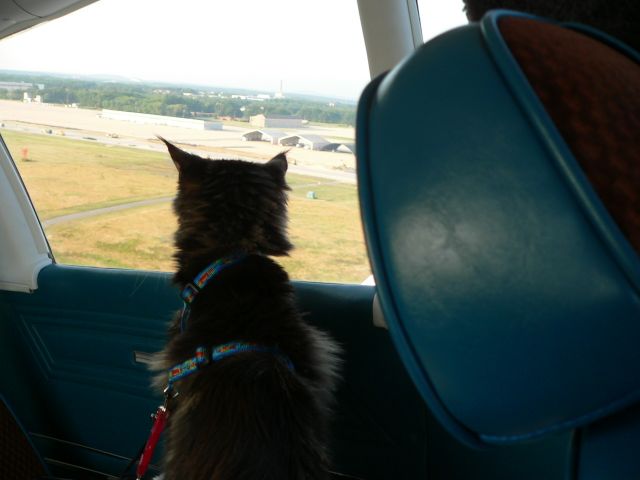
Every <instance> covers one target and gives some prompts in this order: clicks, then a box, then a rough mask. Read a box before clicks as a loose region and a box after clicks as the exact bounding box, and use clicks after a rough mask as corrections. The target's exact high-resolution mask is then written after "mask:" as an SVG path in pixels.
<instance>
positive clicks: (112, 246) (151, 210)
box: [2, 130, 370, 283]
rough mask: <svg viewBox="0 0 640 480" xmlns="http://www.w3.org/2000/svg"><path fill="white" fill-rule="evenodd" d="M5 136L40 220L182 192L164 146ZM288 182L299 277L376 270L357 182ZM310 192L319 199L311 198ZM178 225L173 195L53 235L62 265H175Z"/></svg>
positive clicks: (349, 277)
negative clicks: (369, 256) (370, 258)
mask: <svg viewBox="0 0 640 480" xmlns="http://www.w3.org/2000/svg"><path fill="white" fill-rule="evenodd" d="M2 137H3V138H4V140H5V142H6V144H7V146H8V147H9V149H10V151H11V153H12V155H13V157H14V159H15V162H16V165H17V166H18V169H19V170H20V173H21V175H22V177H23V180H24V182H25V184H26V186H27V188H28V190H29V193H30V195H31V198H32V200H33V203H34V205H35V207H36V210H37V211H38V214H39V216H40V218H41V219H42V220H47V219H53V218H56V217H59V216H62V215H67V214H69V213H77V212H84V211H91V210H95V209H98V208H103V207H105V206H112V205H121V204H127V203H131V202H135V201H139V200H145V199H151V198H159V197H167V196H173V195H175V191H176V180H177V174H176V171H175V168H174V166H173V163H172V162H171V160H170V159H169V157H168V155H166V154H161V153H155V152H149V151H145V150H139V149H132V148H124V147H114V146H109V145H103V144H99V143H95V142H86V141H79V140H71V139H67V138H64V137H58V136H51V135H34V134H26V133H20V132H14V131H10V130H3V131H2ZM24 148H26V149H27V150H28V153H27V156H26V159H22V157H23V149H24ZM287 180H288V182H289V184H290V186H291V187H292V191H291V193H290V196H289V211H290V222H289V233H290V236H291V240H292V242H293V243H294V245H295V246H296V249H295V251H294V252H293V253H292V255H291V256H290V257H288V258H284V259H281V260H280V261H281V263H282V264H283V265H284V266H285V268H287V270H288V271H289V273H290V275H291V277H292V278H294V279H299V280H315V281H329V282H355V283H360V282H361V281H362V280H364V279H365V278H366V277H367V276H368V275H369V274H370V271H369V264H368V260H367V256H366V252H365V247H364V241H363V237H362V229H361V226H360V215H359V211H358V201H357V192H356V187H355V186H353V185H347V184H337V183H333V182H331V181H327V180H324V179H320V178H314V177H306V176H301V175H294V174H289V175H287ZM310 190H313V191H314V192H316V196H317V199H315V200H312V199H308V198H307V192H308V191H310ZM175 228H176V220H175V217H174V215H173V213H172V211H171V205H170V203H169V202H168V201H167V202H164V203H160V204H156V205H150V206H144V207H137V208H129V209H126V210H121V211H118V212H112V213H105V214H101V215H96V216H91V217H88V218H83V219H78V220H73V221H68V222H64V223H58V224H55V225H52V226H50V227H47V229H46V233H47V237H48V238H49V241H50V243H51V248H52V250H53V253H54V255H55V257H56V260H57V261H58V262H60V263H67V264H74V265H91V266H103V267H118V268H137V269H147V270H162V271H172V270H173V268H174V265H173V261H172V257H171V255H172V252H173V245H172V238H173V232H174V231H175Z"/></svg>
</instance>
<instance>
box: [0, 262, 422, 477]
mask: <svg viewBox="0 0 640 480" xmlns="http://www.w3.org/2000/svg"><path fill="white" fill-rule="evenodd" d="M38 284H39V288H38V290H36V291H35V292H34V293H31V294H25V293H12V292H2V293H1V294H0V308H1V310H0V312H1V328H2V333H3V335H2V337H1V339H0V341H1V342H2V348H1V349H0V355H2V360H3V361H4V362H5V365H13V366H14V367H13V368H12V369H10V370H11V371H10V372H9V374H8V375H7V376H5V377H4V379H3V380H4V381H3V385H2V393H4V394H5V396H6V397H7V398H8V399H9V401H10V402H11V403H12V404H13V405H15V410H16V412H17V415H18V416H19V417H20V418H21V419H22V421H23V423H24V424H25V425H26V427H27V429H28V430H29V431H30V432H31V434H32V436H33V438H34V441H35V443H36V446H37V447H38V449H40V450H41V452H42V453H43V456H44V457H45V459H46V460H47V461H48V462H49V464H50V465H51V466H52V467H53V468H54V471H58V472H62V473H66V472H69V471H70V470H69V468H70V467H67V465H75V466H76V467H81V468H86V469H91V470H97V471H100V472H105V473H108V474H112V475H114V474H119V473H120V471H121V470H122V469H123V468H124V466H125V465H126V463H127V461H128V458H129V457H131V456H133V455H134V454H135V453H136V452H137V450H138V448H139V447H140V445H141V444H142V442H143V441H144V440H145V439H146V435H147V433H148V429H149V428H150V421H149V415H150V413H151V412H153V411H155V407H156V406H157V404H158V403H159V402H160V400H161V399H160V397H159V396H158V395H156V394H154V393H153V392H152V391H151V389H150V386H149V385H150V372H149V371H148V369H147V366H146V364H145V363H142V362H140V361H136V353H137V354H138V356H140V354H142V357H143V359H144V354H146V353H151V352H155V351H158V350H160V349H161V348H162V345H163V343H164V338H165V329H166V324H167V322H168V321H169V320H170V318H171V316H172V314H173V312H174V311H175V310H176V309H178V308H179V307H180V301H179V297H178V293H177V290H176V289H175V288H174V287H173V286H172V285H171V282H170V276H169V275H168V274H166V273H156V272H142V271H127V270H111V269H99V268H86V267H70V266H60V265H52V266H50V267H47V268H45V269H44V270H43V271H42V272H41V274H40V276H39V279H38ZM295 289H296V294H297V297H298V300H299V304H300V308H301V310H302V311H303V312H306V314H307V318H308V320H309V321H310V322H312V323H314V324H316V325H318V326H320V327H321V328H323V329H325V330H327V331H330V332H331V334H332V335H333V336H334V337H335V338H336V340H337V341H338V342H340V343H341V344H342V345H343V347H344V348H345V352H346V354H345V365H344V371H343V373H344V379H345V381H344V382H343V383H342V385H341V387H340V391H339V402H338V407H337V411H336V422H335V429H334V430H335V439H334V445H335V448H334V450H335V469H336V470H339V471H341V472H343V473H349V474H352V475H357V476H362V477H364V478H380V479H382V478H415V476H416V475H418V476H423V474H424V473H425V472H426V457H425V454H426V453H425V449H424V445H425V437H426V422H427V417H426V411H425V409H424V407H423V405H422V402H421V401H420V399H419V398H418V396H417V394H416V392H415V390H414V388H413V385H412V384H411V382H410V381H409V379H408V377H407V376H406V375H405V373H404V369H403V367H402V366H401V364H400V362H399V360H398V358H397V356H396V354H395V351H394V349H393V346H392V345H391V342H390V340H389V337H388V335H387V332H386V330H384V329H381V328H378V327H374V326H373V323H372V320H371V308H372V300H373V294H374V288H373V287H367V286H358V285H335V284H315V283H305V282H299V283H296V284H295ZM157 457H158V458H159V455H157ZM156 462H157V459H156ZM56 468H57V470H56ZM84 474H85V475H89V473H88V471H85V473H84Z"/></svg>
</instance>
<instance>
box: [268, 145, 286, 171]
mask: <svg viewBox="0 0 640 480" xmlns="http://www.w3.org/2000/svg"><path fill="white" fill-rule="evenodd" d="M287 151H288V150H287ZM266 167H267V168H269V169H271V171H273V172H275V173H277V174H278V175H280V176H282V177H284V175H285V173H287V168H288V167H289V162H287V152H280V153H279V154H278V155H276V156H275V157H273V158H272V159H271V160H269V161H268V162H267V163H266Z"/></svg>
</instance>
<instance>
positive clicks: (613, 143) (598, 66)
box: [499, 17, 640, 252]
mask: <svg viewBox="0 0 640 480" xmlns="http://www.w3.org/2000/svg"><path fill="white" fill-rule="evenodd" d="M499 28H500V31H501V33H502V35H503V37H504V39H505V41H506V42H507V44H508V46H509V48H510V49H511V51H512V53H513V55H514V56H515V58H516V60H517V61H518V63H519V64H520V67H521V68H522V70H523V72H524V73H525V75H526V76H527V78H528V79H529V82H530V83H531V85H532V87H533V89H534V90H535V92H536V94H537V95H538V97H539V98H540V100H541V101H542V103H543V104H544V106H545V108H546V110H547V112H548V113H549V115H550V116H551V118H552V119H553V121H554V123H555V124H556V126H557V128H558V130H559V131H560V133H561V134H562V136H563V137H564V139H565V141H566V142H567V144H568V145H569V148H571V150H572V152H573V154H574V155H575V157H576V159H577V160H578V162H580V165H581V166H582V168H583V170H584V172H585V173H586V175H587V177H588V178H589V181H590V182H591V184H592V185H593V187H594V189H595V190H596V192H597V193H598V195H599V196H600V198H601V199H602V201H603V203H604V204H605V206H606V207H607V209H608V210H609V213H610V214H611V216H612V217H613V218H614V219H615V221H616V222H617V224H618V226H619V227H620V229H621V230H622V231H623V232H624V234H625V235H626V236H627V239H628V240H629V242H630V243H631V244H632V245H633V247H634V248H635V249H636V251H638V252H640V65H638V64H637V63H635V62H634V61H633V60H631V59H630V58H628V57H626V56H625V55H623V54H621V53H619V52H618V51H616V50H614V49H612V48H610V47H608V46H606V45H604V44H602V43H600V42H598V41H596V40H594V39H592V38H589V37H588V36H586V35H582V34H580V33H577V32H574V31H571V30H568V29H564V28H561V27H558V26H556V25H550V24H547V23H543V22H540V21H535V20H531V19H524V18H514V17H506V18H503V19H502V20H501V21H500V23H499Z"/></svg>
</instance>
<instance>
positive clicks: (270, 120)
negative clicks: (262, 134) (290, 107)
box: [249, 113, 302, 128]
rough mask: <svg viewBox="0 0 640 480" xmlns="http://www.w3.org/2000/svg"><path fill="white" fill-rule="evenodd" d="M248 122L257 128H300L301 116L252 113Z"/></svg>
mask: <svg viewBox="0 0 640 480" xmlns="http://www.w3.org/2000/svg"><path fill="white" fill-rule="evenodd" d="M249 123H250V124H251V125H252V126H254V127H258V128H302V118H300V117H295V116H291V115H264V114H262V113H261V114H259V115H253V116H251V117H249Z"/></svg>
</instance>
